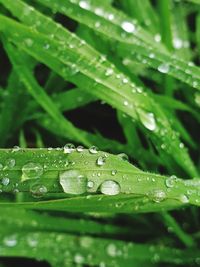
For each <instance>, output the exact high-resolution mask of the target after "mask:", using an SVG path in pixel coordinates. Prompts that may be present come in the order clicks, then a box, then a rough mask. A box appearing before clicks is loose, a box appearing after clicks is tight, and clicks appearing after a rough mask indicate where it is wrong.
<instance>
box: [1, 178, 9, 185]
mask: <svg viewBox="0 0 200 267" xmlns="http://www.w3.org/2000/svg"><path fill="white" fill-rule="evenodd" d="M1 183H2V185H4V186H7V185H9V183H10V179H9V178H8V177H4V178H2V179H1Z"/></svg>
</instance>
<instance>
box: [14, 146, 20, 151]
mask: <svg viewBox="0 0 200 267" xmlns="http://www.w3.org/2000/svg"><path fill="white" fill-rule="evenodd" d="M20 149H21V148H20V147H19V146H14V147H13V149H12V152H18V151H20Z"/></svg>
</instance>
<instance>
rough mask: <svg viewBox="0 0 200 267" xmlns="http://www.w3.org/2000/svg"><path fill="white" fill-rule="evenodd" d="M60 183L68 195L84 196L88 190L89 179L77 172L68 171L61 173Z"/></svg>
mask: <svg viewBox="0 0 200 267" xmlns="http://www.w3.org/2000/svg"><path fill="white" fill-rule="evenodd" d="M59 181H60V184H61V186H62V188H63V191H64V192H65V193H67V194H74V195H78V194H83V193H85V192H86V190H87V183H88V181H87V178H86V177H85V176H83V175H81V173H80V172H79V171H77V170H67V171H64V172H61V173H60V175H59Z"/></svg>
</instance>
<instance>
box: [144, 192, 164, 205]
mask: <svg viewBox="0 0 200 267" xmlns="http://www.w3.org/2000/svg"><path fill="white" fill-rule="evenodd" d="M148 196H149V198H150V199H151V200H152V201H154V202H156V203H159V202H161V201H163V200H165V199H166V193H165V192H164V191H163V190H160V189H155V190H153V191H151V192H150V193H148Z"/></svg>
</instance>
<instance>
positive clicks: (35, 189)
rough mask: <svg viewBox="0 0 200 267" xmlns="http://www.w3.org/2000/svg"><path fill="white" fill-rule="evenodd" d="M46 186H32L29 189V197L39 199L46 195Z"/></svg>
mask: <svg viewBox="0 0 200 267" xmlns="http://www.w3.org/2000/svg"><path fill="white" fill-rule="evenodd" d="M47 191H48V190H47V188H46V186H44V185H42V184H34V185H32V186H31V188H30V192H31V195H32V196H33V197H35V198H41V197H43V196H44V195H45V194H46V193H47Z"/></svg>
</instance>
